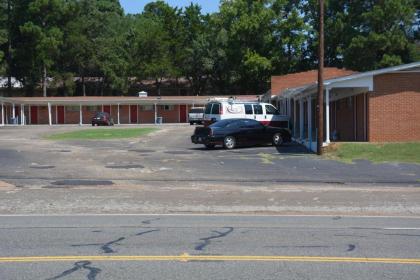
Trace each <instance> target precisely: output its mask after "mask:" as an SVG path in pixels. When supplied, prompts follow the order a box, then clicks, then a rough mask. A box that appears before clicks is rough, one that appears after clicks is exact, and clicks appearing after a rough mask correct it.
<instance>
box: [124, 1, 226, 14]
mask: <svg viewBox="0 0 420 280" xmlns="http://www.w3.org/2000/svg"><path fill="white" fill-rule="evenodd" d="M149 2H153V0H120V3H121V6H122V7H123V8H124V11H125V12H126V13H127V14H137V13H141V12H142V11H143V7H144V6H145V5H146V4H147V3H149ZM165 2H166V3H168V4H169V5H170V6H172V7H185V6H189V5H190V4H191V2H193V3H194V4H199V5H200V6H201V8H202V10H201V11H202V13H204V14H205V13H214V12H217V11H218V10H219V0H166V1H165Z"/></svg>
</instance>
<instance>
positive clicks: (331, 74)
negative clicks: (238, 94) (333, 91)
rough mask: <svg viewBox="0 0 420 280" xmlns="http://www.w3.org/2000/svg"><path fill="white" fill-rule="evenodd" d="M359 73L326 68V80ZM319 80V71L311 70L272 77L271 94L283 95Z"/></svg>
mask: <svg viewBox="0 0 420 280" xmlns="http://www.w3.org/2000/svg"><path fill="white" fill-rule="evenodd" d="M355 73H357V72H355V71H351V70H347V69H339V68H334V67H326V68H324V78H325V79H333V78H337V77H344V76H349V75H352V74H355ZM317 80H318V70H311V71H306V72H299V73H292V74H287V75H283V76H272V77H271V94H272V95H273V96H276V95H282V93H283V92H284V91H285V90H287V89H290V88H297V87H302V86H305V85H308V84H312V83H315V82H316V81H317Z"/></svg>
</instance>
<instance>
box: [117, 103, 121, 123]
mask: <svg viewBox="0 0 420 280" xmlns="http://www.w3.org/2000/svg"><path fill="white" fill-rule="evenodd" d="M117 108H118V110H117V112H118V114H117V119H118V120H117V121H118V124H120V104H117Z"/></svg>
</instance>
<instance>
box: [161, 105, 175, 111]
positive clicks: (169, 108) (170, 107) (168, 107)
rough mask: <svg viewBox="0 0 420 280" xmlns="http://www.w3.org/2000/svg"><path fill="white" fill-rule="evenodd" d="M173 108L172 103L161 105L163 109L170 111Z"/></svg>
mask: <svg viewBox="0 0 420 280" xmlns="http://www.w3.org/2000/svg"><path fill="white" fill-rule="evenodd" d="M173 109H174V106H173V105H163V111H172V110H173Z"/></svg>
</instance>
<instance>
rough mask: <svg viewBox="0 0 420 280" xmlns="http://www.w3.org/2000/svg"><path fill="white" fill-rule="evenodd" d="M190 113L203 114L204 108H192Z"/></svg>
mask: <svg viewBox="0 0 420 280" xmlns="http://www.w3.org/2000/svg"><path fill="white" fill-rule="evenodd" d="M190 113H195V114H202V113H204V109H203V108H192V109H191V110H190Z"/></svg>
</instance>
